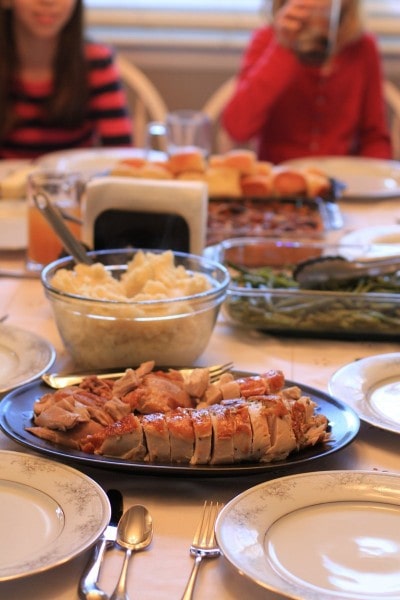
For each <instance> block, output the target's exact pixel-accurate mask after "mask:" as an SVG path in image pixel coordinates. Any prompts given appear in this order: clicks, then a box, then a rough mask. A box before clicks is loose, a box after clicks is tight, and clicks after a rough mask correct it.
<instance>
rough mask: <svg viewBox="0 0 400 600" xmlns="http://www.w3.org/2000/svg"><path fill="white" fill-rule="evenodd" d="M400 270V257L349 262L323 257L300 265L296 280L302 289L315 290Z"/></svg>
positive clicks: (337, 257)
mask: <svg viewBox="0 0 400 600" xmlns="http://www.w3.org/2000/svg"><path fill="white" fill-rule="evenodd" d="M399 269H400V255H395V256H390V257H386V258H379V259H377V258H364V259H358V260H347V259H346V258H344V257H343V256H322V257H318V258H311V259H310V260H305V261H303V262H301V263H299V264H298V265H297V266H296V268H295V270H294V272H293V276H294V279H295V280H296V281H297V282H298V283H299V284H300V287H302V288H313V287H315V286H318V285H321V284H325V283H328V282H329V283H334V282H335V281H336V282H343V281H350V280H352V279H356V278H358V277H365V276H368V277H379V276H380V275H385V274H388V273H395V272H396V271H398V270H399Z"/></svg>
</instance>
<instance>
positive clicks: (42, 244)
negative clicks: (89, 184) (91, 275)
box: [26, 169, 81, 271]
mask: <svg viewBox="0 0 400 600" xmlns="http://www.w3.org/2000/svg"><path fill="white" fill-rule="evenodd" d="M80 187H81V186H80V177H79V174H78V173H63V172H59V171H52V170H47V169H46V170H38V171H34V172H33V173H31V174H30V175H29V176H28V247H27V255H26V267H27V268H28V269H29V270H31V271H41V270H42V268H43V267H44V265H47V264H48V263H50V262H52V261H53V260H56V259H57V258H59V256H60V254H61V252H62V244H61V242H60V240H59V239H58V237H57V236H56V234H55V233H54V231H53V230H52V228H51V227H50V225H49V223H48V222H47V220H46V218H45V217H44V216H43V215H42V214H41V212H40V210H39V209H38V208H37V207H36V205H35V202H34V197H35V195H37V194H39V193H44V194H46V196H47V197H48V198H49V200H50V202H52V203H53V204H56V205H57V206H58V207H59V208H60V209H61V211H62V213H63V214H64V215H65V218H66V223H67V225H68V227H69V228H70V230H71V231H72V233H73V234H74V235H75V236H76V237H77V238H78V239H80V235H81V226H80V223H79V222H78V221H79V220H80V216H81V215H80V203H79V191H80Z"/></svg>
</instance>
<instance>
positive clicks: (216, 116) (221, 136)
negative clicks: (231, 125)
mask: <svg viewBox="0 0 400 600" xmlns="http://www.w3.org/2000/svg"><path fill="white" fill-rule="evenodd" d="M234 88H235V77H231V78H230V79H228V80H226V81H224V83H222V84H221V86H220V87H219V88H217V89H216V90H215V91H214V92H213V93H212V94H211V96H210V97H209V99H208V100H207V102H206V103H205V104H204V106H203V108H202V112H204V113H205V114H206V115H208V117H209V118H210V119H211V122H212V124H213V138H214V139H213V151H214V152H215V153H217V154H223V153H224V152H227V151H228V150H231V149H232V148H235V147H238V146H239V145H240V147H243V144H238V143H237V142H235V141H234V140H232V138H230V137H229V135H228V134H227V132H226V131H225V130H224V129H223V128H222V126H221V122H220V117H221V113H222V110H223V108H224V106H225V105H226V103H227V102H228V100H229V98H230V97H231V95H232V94H233V90H234Z"/></svg>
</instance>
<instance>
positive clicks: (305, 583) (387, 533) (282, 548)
mask: <svg viewBox="0 0 400 600" xmlns="http://www.w3.org/2000/svg"><path fill="white" fill-rule="evenodd" d="M399 520H400V476H399V475H395V474H390V473H376V472H369V471H322V472H321V471H320V472H318V471H317V472H314V473H301V474H298V475H289V476H287V477H282V478H279V479H272V480H270V481H267V482H264V483H261V484H260V485H257V486H255V487H253V488H250V489H249V490H247V491H245V492H243V493H242V494H240V495H239V496H237V497H236V498H234V499H233V500H231V501H230V502H229V504H227V505H226V506H225V508H224V509H223V510H222V511H221V513H220V515H219V517H218V520H217V524H216V535H217V540H218V544H219V546H220V548H221V550H222V553H223V554H224V556H225V558H227V560H228V561H229V562H230V563H231V564H232V565H233V566H234V567H235V568H236V569H237V570H238V571H239V572H240V573H242V574H244V575H246V576H247V577H249V578H250V579H252V580H253V581H254V582H255V583H257V584H259V585H260V586H262V587H264V588H267V589H269V590H271V591H274V592H276V593H280V594H283V595H284V596H285V597H288V598H294V599H298V600H321V599H323V600H347V599H352V600H378V598H384V599H392V600H395V599H396V600H398V598H400V527H399Z"/></svg>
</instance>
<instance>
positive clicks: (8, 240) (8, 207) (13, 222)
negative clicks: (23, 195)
mask: <svg viewBox="0 0 400 600" xmlns="http://www.w3.org/2000/svg"><path fill="white" fill-rule="evenodd" d="M27 243H28V206H27V203H26V201H25V200H0V250H22V249H24V248H26V246H27Z"/></svg>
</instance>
